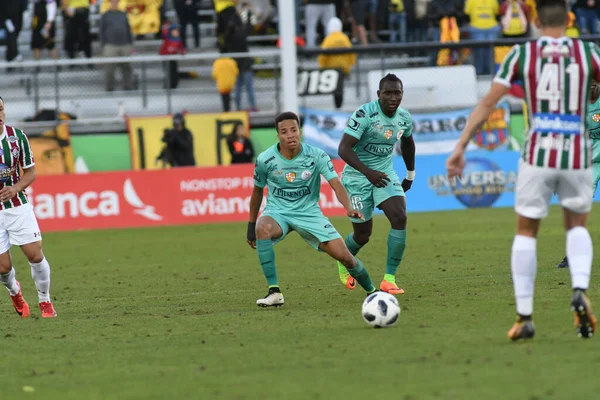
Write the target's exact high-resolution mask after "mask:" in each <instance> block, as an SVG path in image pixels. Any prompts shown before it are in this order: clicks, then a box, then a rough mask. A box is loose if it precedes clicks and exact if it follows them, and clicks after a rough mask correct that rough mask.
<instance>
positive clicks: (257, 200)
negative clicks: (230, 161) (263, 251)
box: [246, 186, 263, 249]
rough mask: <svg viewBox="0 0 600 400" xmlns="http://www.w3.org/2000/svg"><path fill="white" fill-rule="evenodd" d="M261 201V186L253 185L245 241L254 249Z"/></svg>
mask: <svg viewBox="0 0 600 400" xmlns="http://www.w3.org/2000/svg"><path fill="white" fill-rule="evenodd" d="M262 201H263V188H261V187H258V186H254V189H253V190H252V195H251V196H250V215H249V217H248V232H247V233H246V241H247V242H248V244H249V245H250V247H252V248H253V249H256V220H257V219H258V211H259V210H260V205H261V204H262Z"/></svg>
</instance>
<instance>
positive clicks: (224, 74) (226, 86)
mask: <svg viewBox="0 0 600 400" xmlns="http://www.w3.org/2000/svg"><path fill="white" fill-rule="evenodd" d="M238 75H239V70H238V66H237V63H236V62H235V60H234V59H233V58H229V57H220V58H217V59H216V60H215V62H214V64H213V70H212V77H213V79H214V80H215V81H216V82H217V90H218V91H219V94H220V95H221V102H222V104H223V111H225V112H229V111H231V91H232V90H233V87H234V85H235V81H236V79H237V77H238Z"/></svg>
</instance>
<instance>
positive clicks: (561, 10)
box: [537, 0, 569, 27]
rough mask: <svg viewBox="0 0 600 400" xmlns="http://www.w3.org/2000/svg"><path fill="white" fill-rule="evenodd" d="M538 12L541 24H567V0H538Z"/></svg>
mask: <svg viewBox="0 0 600 400" xmlns="http://www.w3.org/2000/svg"><path fill="white" fill-rule="evenodd" d="M537 14H538V18H539V20H540V25H541V26H548V27H559V26H563V25H565V24H566V21H567V18H568V16H569V9H568V7H567V2H566V1H565V0H538V1H537Z"/></svg>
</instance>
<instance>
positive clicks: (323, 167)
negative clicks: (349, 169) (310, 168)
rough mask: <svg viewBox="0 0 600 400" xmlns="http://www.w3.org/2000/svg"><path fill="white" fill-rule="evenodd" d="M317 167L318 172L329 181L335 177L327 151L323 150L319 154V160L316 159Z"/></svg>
mask: <svg viewBox="0 0 600 400" xmlns="http://www.w3.org/2000/svg"><path fill="white" fill-rule="evenodd" d="M317 163H318V167H319V173H320V174H321V175H323V177H324V178H325V180H326V181H330V180H332V179H333V178H337V177H338V174H337V172H335V168H334V167H333V162H332V161H331V158H330V157H329V155H328V154H327V153H325V152H324V151H323V152H322V153H321V155H320V156H319V160H318V161H317Z"/></svg>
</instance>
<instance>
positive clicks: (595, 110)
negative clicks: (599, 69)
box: [585, 98, 600, 180]
mask: <svg viewBox="0 0 600 400" xmlns="http://www.w3.org/2000/svg"><path fill="white" fill-rule="evenodd" d="M585 126H586V128H587V130H588V132H589V133H590V138H591V139H592V163H594V164H598V163H600V98H598V100H596V102H595V103H594V104H590V105H588V109H587V115H586V118H585ZM594 177H595V175H594ZM594 180H596V179H594Z"/></svg>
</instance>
